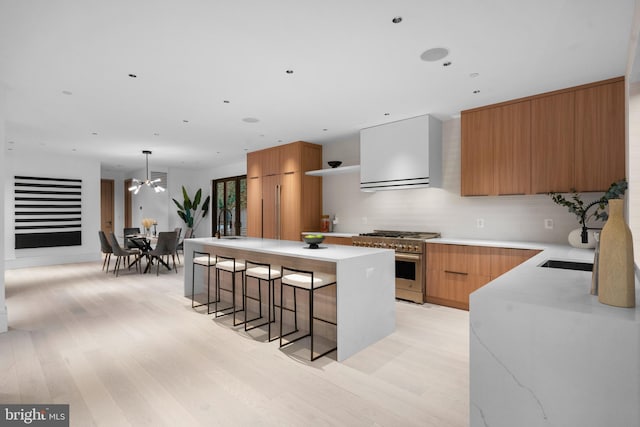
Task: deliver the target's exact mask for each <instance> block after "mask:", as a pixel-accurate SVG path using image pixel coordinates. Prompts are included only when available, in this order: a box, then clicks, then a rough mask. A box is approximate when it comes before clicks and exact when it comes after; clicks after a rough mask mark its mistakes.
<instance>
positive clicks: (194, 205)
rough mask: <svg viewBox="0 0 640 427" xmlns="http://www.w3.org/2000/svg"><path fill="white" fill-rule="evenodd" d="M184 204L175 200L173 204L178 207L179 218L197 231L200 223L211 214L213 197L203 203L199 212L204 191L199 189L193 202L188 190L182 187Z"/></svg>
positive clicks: (208, 197)
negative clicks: (210, 208) (210, 202)
mask: <svg viewBox="0 0 640 427" xmlns="http://www.w3.org/2000/svg"><path fill="white" fill-rule="evenodd" d="M182 198H183V201H182V203H180V202H178V201H177V200H176V199H173V203H175V204H176V206H177V207H178V211H177V212H178V216H179V217H180V218H182V220H183V221H184V223H185V224H186V225H187V227H189V228H191V229H192V230H195V229H196V228H197V227H198V224H200V221H202V219H203V218H204V217H206V216H207V213H208V212H209V199H210V198H211V196H207V198H206V199H205V200H204V202H203V203H202V207H201V208H200V210H198V206H199V205H200V201H201V199H202V189H201V188H199V189H198V191H196V194H195V196H194V197H193V200H192V199H191V198H190V197H189V194H188V193H187V189H186V188H184V186H182Z"/></svg>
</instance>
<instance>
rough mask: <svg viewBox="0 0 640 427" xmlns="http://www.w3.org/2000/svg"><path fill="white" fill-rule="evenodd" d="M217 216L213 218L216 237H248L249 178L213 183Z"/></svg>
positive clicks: (236, 177)
mask: <svg viewBox="0 0 640 427" xmlns="http://www.w3.org/2000/svg"><path fill="white" fill-rule="evenodd" d="M213 200H214V205H213V206H214V207H215V216H213V217H212V218H211V221H212V230H214V231H213V233H214V235H215V233H216V231H217V232H219V233H220V235H221V236H246V235H247V176H246V175H243V176H235V177H231V178H223V179H216V180H214V181H213Z"/></svg>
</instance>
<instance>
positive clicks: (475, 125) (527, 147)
mask: <svg viewBox="0 0 640 427" xmlns="http://www.w3.org/2000/svg"><path fill="white" fill-rule="evenodd" d="M461 120H462V142H461V144H462V153H461V162H462V166H461V170H462V176H461V193H462V195H463V196H489V195H506V194H527V193H530V192H531V166H530V157H531V133H530V130H531V103H530V101H524V102H519V103H514V104H507V105H502V106H498V107H494V108H486V109H480V110H475V111H469V112H463V113H462V119H461Z"/></svg>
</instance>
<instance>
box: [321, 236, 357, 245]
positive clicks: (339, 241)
mask: <svg viewBox="0 0 640 427" xmlns="http://www.w3.org/2000/svg"><path fill="white" fill-rule="evenodd" d="M324 243H327V244H330V245H348V246H351V245H352V244H353V240H352V239H351V237H337V236H325V238H324Z"/></svg>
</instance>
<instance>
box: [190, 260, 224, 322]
mask: <svg viewBox="0 0 640 427" xmlns="http://www.w3.org/2000/svg"><path fill="white" fill-rule="evenodd" d="M196 265H200V266H202V267H206V269H207V302H206V303H202V304H198V305H195V295H196V292H195V289H196V285H195V280H196V274H195V273H196ZM215 265H216V257H215V255H214V256H211V254H210V253H209V252H200V251H193V262H192V264H191V308H196V307H202V306H204V305H206V306H207V314H211V313H212V312H211V311H210V310H209V309H210V308H211V303H212V302H216V301H217V300H218V299H219V295H218V294H216V301H211V292H210V290H211V267H215Z"/></svg>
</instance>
